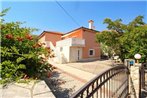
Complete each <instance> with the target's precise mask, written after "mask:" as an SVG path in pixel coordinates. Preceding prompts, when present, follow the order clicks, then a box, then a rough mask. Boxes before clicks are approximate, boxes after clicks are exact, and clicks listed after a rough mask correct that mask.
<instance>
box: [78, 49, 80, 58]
mask: <svg viewBox="0 0 147 98" xmlns="http://www.w3.org/2000/svg"><path fill="white" fill-rule="evenodd" d="M78 60H80V50H79V49H78Z"/></svg>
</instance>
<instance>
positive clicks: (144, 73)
mask: <svg viewBox="0 0 147 98" xmlns="http://www.w3.org/2000/svg"><path fill="white" fill-rule="evenodd" d="M146 97H147V63H144V64H142V65H141V66H140V68H139V98H146Z"/></svg>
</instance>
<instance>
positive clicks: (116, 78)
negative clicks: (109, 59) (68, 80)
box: [71, 65, 129, 98]
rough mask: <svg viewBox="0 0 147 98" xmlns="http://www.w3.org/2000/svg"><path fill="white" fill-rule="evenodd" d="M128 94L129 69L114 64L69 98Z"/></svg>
mask: <svg viewBox="0 0 147 98" xmlns="http://www.w3.org/2000/svg"><path fill="white" fill-rule="evenodd" d="M128 95H129V70H128V68H127V67H126V66H124V65H119V66H115V67H113V68H110V69H108V70H106V71H104V72H102V73H101V74H98V75H97V76H96V77H95V78H93V79H92V80H91V81H89V82H88V83H87V84H85V85H84V86H83V87H82V88H81V89H80V90H78V91H77V92H76V93H74V94H73V96H71V98H126V97H127V96H128Z"/></svg>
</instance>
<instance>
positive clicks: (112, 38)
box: [96, 30, 121, 58]
mask: <svg viewBox="0 0 147 98" xmlns="http://www.w3.org/2000/svg"><path fill="white" fill-rule="evenodd" d="M120 35H121V34H119V33H118V32H116V31H114V30H108V31H102V32H101V33H97V36H96V41H97V42H99V43H101V49H102V52H103V53H107V54H108V56H109V58H110V57H112V56H113V55H116V54H119V52H120V51H119V50H120V49H119V37H120Z"/></svg>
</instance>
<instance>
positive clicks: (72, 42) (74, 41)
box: [56, 38, 85, 47]
mask: <svg viewBox="0 0 147 98" xmlns="http://www.w3.org/2000/svg"><path fill="white" fill-rule="evenodd" d="M56 45H57V46H58V47H62V46H81V47H84V46H85V40H84V39H79V38H68V39H64V40H61V41H58V42H56Z"/></svg>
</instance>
